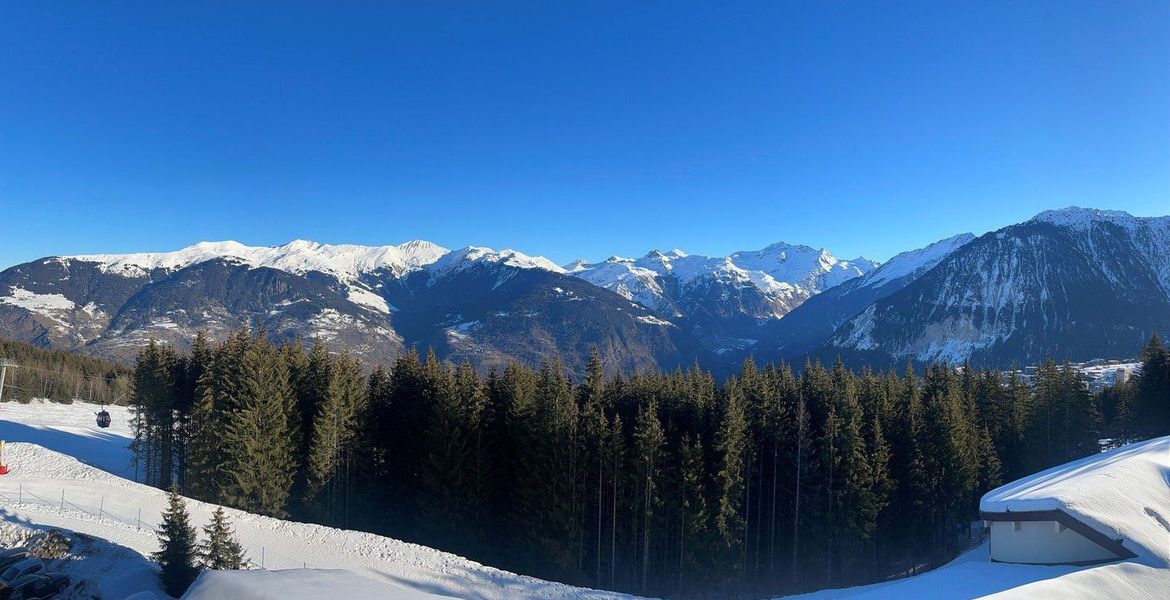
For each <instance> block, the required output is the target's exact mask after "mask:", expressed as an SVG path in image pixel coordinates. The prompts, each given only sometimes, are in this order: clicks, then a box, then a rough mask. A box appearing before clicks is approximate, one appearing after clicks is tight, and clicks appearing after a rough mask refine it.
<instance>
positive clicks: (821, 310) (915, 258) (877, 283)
mask: <svg viewBox="0 0 1170 600" xmlns="http://www.w3.org/2000/svg"><path fill="white" fill-rule="evenodd" d="M973 239H975V236H974V235H972V234H970V233H964V234H960V235H956V236H954V237H950V238H947V239H945V240H941V241H938V242H935V243H933V244H930V245H929V246H926V247H923V248H919V249H917V250H910V251H908V252H903V253H901V254H898V255H897V256H895V257H893V258H891V259H890V260H888V261H886V262H885V263H883V264H882V265H881V266H879V267H878V268H876V269H874V270H872V271H870V272H869V273H866V274H865V275H863V276H861V277H855V278H853V279H850V280H848V281H846V282H845V283H842V284H841V285H838V286H835V287H832V288H829V289H828V290H825V291H824V292H823V293H820V294H817V295H816V296H813V297H811V298H809V299H808V300H807V301H806V302H804V303H803V304H801V305H800V306H798V307H796V308H795V309H794V310H793V311H792V312H790V313H788V314H787V315H785V317H784V318H783V319H780V320H779V321H776V322H775V323H773V324H770V325H769V327H768V330H767V332H766V333H764V334H763V335H762V336H761V337H762V338H763V339H764V340H766V341H765V342H764V343H763V345H762V348H761V349H762V352H761V354H763V355H764V356H766V357H769V358H783V359H788V360H791V359H797V358H799V357H802V356H804V355H806V354H808V353H809V352H811V351H813V350H816V349H817V348H819V347H820V346H821V345H822V344H824V343H825V342H826V341H827V340H828V339H829V338H830V337H831V336H832V335H833V333H834V332H835V331H836V330H837V328H838V327H840V326H841V325H842V324H843V323H845V322H846V321H848V320H849V319H850V318H851V317H853V316H854V315H856V314H857V313H859V312H861V311H862V310H863V309H864V308H865V307H867V306H869V305H870V304H872V303H874V302H876V301H877V300H880V299H882V298H885V297H886V296H889V295H890V294H893V293H894V292H896V291H898V290H900V289H902V288H904V287H906V286H907V285H909V284H910V282H912V281H914V280H915V279H918V278H919V277H921V276H922V275H923V274H925V273H926V272H927V271H929V270H930V269H932V268H934V266H935V265H937V264H938V263H939V262H941V261H942V260H943V259H945V258H946V257H948V256H950V255H951V253H953V252H954V251H955V250H958V249H959V248H962V247H963V246H965V245H966V244H967V243H968V242H970V241H971V240H973Z"/></svg>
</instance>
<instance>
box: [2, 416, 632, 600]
mask: <svg viewBox="0 0 1170 600" xmlns="http://www.w3.org/2000/svg"><path fill="white" fill-rule="evenodd" d="M95 410H97V407H96V406H95V405H92V404H82V403H76V404H73V405H63V404H52V403H47V402H40V401H37V402H32V403H29V404H19V403H15V402H5V403H2V404H0V439H4V440H6V441H7V443H6V444H5V460H6V462H7V464H8V466H9V468H10V472H9V474H8V475H5V476H0V524H2V523H7V524H9V525H10V526H14V527H17V526H18V527H25V528H33V529H43V528H46V527H59V528H62V529H68V530H71V531H75V532H79V533H83V534H87V535H90V536H94V537H96V538H100V539H101V540H103V541H104V543H108V551H102V552H101V553H99V554H96V555H94V556H89V557H86V558H85V559H81V560H79V562H78V564H77V566H76V570H73V571H69V572H70V573H71V574H74V575H75V577H78V578H80V577H90V576H92V577H94V578H96V579H98V580H100V581H94V582H92V586H96V587H91V588H90V589H96V590H98V591H100V592H101V597H102V598H107V599H110V598H124V597H126V596H128V595H130V594H131V593H133V592H135V591H137V590H139V589H145V590H153V591H156V590H157V583H156V580H155V579H154V578H153V575H152V573H153V571H152V569H153V566H152V565H151V564H150V563H149V562H148V561H146V559H145V558H144V557H145V556H147V555H149V553H151V552H153V551H155V550H157V539H156V538H155V535H154V531H153V527H154V526H155V524H156V523H157V521H158V520H159V515H160V514H161V513H162V511H163V508H164V507H165V504H166V493H165V492H163V491H162V490H159V489H157V488H153V487H149V486H145V485H141V484H138V483H135V482H134V481H132V480H131V479H128V478H126V477H124V476H126V475H129V476H130V478H132V477H133V475H134V469H133V467H132V466H131V465H130V453H129V451H128V450H127V448H126V446H127V444H128V443H129V441H130V430H129V420H128V417H129V414H128V413H127V411H126V409H125V408H122V407H114V408H113V409H112V410H111V411H110V412H111V416H112V417H113V420H114V425H113V426H112V427H110V428H109V429H99V428H98V427H97V426H96V425H95V423H94V414H93V413H94V411H95ZM75 457H76V458H75ZM83 461H84V462H83ZM115 473H117V474H120V475H122V476H119V475H116V474H115ZM187 506H188V509H189V510H190V513H191V517H192V521H193V524H195V525H196V526H202V525H203V524H205V523H207V522H208V520H209V519H210V516H211V513H212V512H213V511H214V510H215V508H216V506H215V505H213V504H208V503H205V502H199V501H196V500H189V501H188V503H187ZM225 510H226V512H227V515H228V518H229V519H230V520H231V522H232V525H233V526H234V527H235V529H236V533H237V537H238V538H239V540H240V542H241V544H242V545H243V546H244V549H245V551H246V553H247V556H248V558H249V559H250V560H251V561H252V562H253V563H255V564H257V565H260V564H261V563H263V565H264V566H265V567H266V568H267V569H274V570H279V571H278V572H277V573H275V574H270V573H260V574H251V573H248V574H241V575H237V576H236V577H234V578H232V579H231V580H230V581H225V582H222V585H228V586H241V585H242V586H248V585H254V586H255V587H256V588H257V589H268V588H269V587H270V586H271V585H278V584H276V583H274V582H277V581H282V582H284V581H291V580H296V579H298V578H309V579H320V578H324V579H326V580H329V579H332V577H331V576H330V574H329V573H327V572H326V573H322V572H320V571H319V570H322V569H326V570H328V569H344V570H346V571H348V572H349V573H347V574H345V575H338V576H337V578H336V580H335V581H334V583H333V587H332V588H331V591H330V593H327V594H321V593H320V589H321V586H320V585H316V584H313V585H309V584H308V583H307V582H306V583H305V585H303V586H297V585H295V584H288V585H285V584H284V583H281V584H279V585H280V586H281V588H280V589H284V590H286V593H284V594H283V595H277V596H272V595H267V596H264V595H258V596H254V597H264V598H267V597H279V598H287V599H289V600H295V599H297V598H315V599H316V598H322V597H325V598H336V599H341V598H349V597H354V598H365V597H371V596H370V595H369V594H370V593H373V592H371V590H376V591H377V594H378V595H377V596H376V597H381V598H424V597H427V598H429V597H440V598H442V597H456V598H481V599H484V600H492V599H501V600H503V599H505V598H520V599H525V598H550V599H557V598H563V599H578V598H629V596H625V595H622V594H614V593H609V592H601V591H594V590H588V589H583V588H576V587H572V586H568V585H564V584H560V583H554V582H549V581H543V580H540V579H536V578H533V577H526V576H523V575H517V574H514V573H509V572H506V571H501V570H499V569H495V568H492V567H487V566H484V565H480V564H478V563H476V562H473V561H470V560H468V559H465V558H462V557H459V556H455V555H453V554H448V553H446V552H441V551H439V550H435V549H433V548H427V547H424V546H418V545H415V544H408V543H406V542H402V541H399V540H395V539H391V538H387V537H383V536H378V535H373V534H369V533H362V532H357V531H347V530H342V529H336V528H332V527H324V526H320V525H311V524H306V523H294V522H291V521H283V520H279V519H272V518H269V517H262V516H259V515H253V514H249V513H245V512H243V511H238V510H235V509H230V508H229V509H225ZM139 515H141V523H140V522H139ZM103 547H106V546H103ZM124 551H128V552H129V556H132V557H135V560H128V559H126V558H125V557H126V556H127V554H126V552H124ZM111 557H116V560H115V558H111ZM289 569H297V570H302V569H309V570H310V571H301V572H300V573H297V572H291V573H290V572H285V570H289ZM93 573H105V574H104V575H101V576H100V577H99V576H97V575H88V574H93ZM355 578H356V579H355ZM245 580H253V581H255V582H256V583H254V584H249V583H245V582H244V581H245ZM354 581H358V582H361V584H360V585H354V586H353V587H352V589H350V588H347V587H346V586H347V585H350V584H349V583H347V582H354ZM219 585H221V582H215V586H219ZM322 585H324V584H322ZM211 589H213V590H214V589H229V588H219V587H213V588H211ZM230 589H243V588H239V587H235V588H230ZM295 590H300V591H299V592H297V593H293V591H295ZM351 591H352V594H350V592H351ZM71 594H72V592H71ZM363 594H364V595H363ZM83 597H84V598H89V597H90V595H66V596H65V598H83ZM205 597H211V596H201V598H205ZM218 597H228V596H218ZM237 597H239V596H237ZM244 597H253V596H251V595H249V596H244Z"/></svg>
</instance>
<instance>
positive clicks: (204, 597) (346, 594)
mask: <svg viewBox="0 0 1170 600" xmlns="http://www.w3.org/2000/svg"><path fill="white" fill-rule="evenodd" d="M403 592H404V590H402V589H401V588H395V587H393V586H389V585H386V584H384V583H378V582H376V581H374V580H372V579H367V578H365V577H362V576H360V575H357V574H356V573H351V572H350V571H342V570H339V569H288V570H284V571H207V572H205V573H203V574H202V575H200V576H199V579H197V580H195V583H194V584H192V585H191V587H190V589H188V590H187V593H186V594H183V599H182V600H221V599H223V598H249V599H251V600H269V599H270V600H301V599H304V600H319V599H321V598H345V599H346V600H383V599H385V598H404V599H406V598H434V597H435V596H433V595H431V594H416V593H411V592H407V593H403Z"/></svg>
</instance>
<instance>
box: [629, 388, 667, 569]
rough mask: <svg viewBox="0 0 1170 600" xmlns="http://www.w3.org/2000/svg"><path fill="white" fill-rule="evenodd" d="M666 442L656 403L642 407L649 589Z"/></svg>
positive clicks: (640, 454) (638, 446)
mask: <svg viewBox="0 0 1170 600" xmlns="http://www.w3.org/2000/svg"><path fill="white" fill-rule="evenodd" d="M665 443H666V440H665V437H664V434H663V432H662V423H661V422H660V421H659V420H658V413H657V411H656V410H655V407H654V406H653V405H652V404H651V405H646V406H642V407H641V408H639V410H638V420H637V423H636V424H635V427H634V451H635V452H636V454H637V463H638V471H639V473H638V476H639V478H640V479H641V484H640V486H641V489H642V494H641V496H642V500H641V512H642V517H641V518H642V568H641V582H642V583H641V587H642V589H646V583H647V580H648V577H649V575H650V539H651V535H652V533H653V522H654V516H655V515H654V506H655V505H656V504H657V503H658V488H659V484H658V481H657V477H658V473H659V469H660V461H661V460H662V446H663V444H665Z"/></svg>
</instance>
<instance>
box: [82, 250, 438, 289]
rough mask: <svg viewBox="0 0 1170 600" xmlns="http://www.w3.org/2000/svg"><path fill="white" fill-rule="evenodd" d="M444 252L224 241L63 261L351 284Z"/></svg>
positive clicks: (122, 269)
mask: <svg viewBox="0 0 1170 600" xmlns="http://www.w3.org/2000/svg"><path fill="white" fill-rule="evenodd" d="M446 253H447V249H446V248H443V247H441V246H438V245H436V244H432V243H430V242H426V241H422V240H414V241H410V242H406V243H404V244H399V245H396V246H361V245H356V244H339V245H330V244H319V243H317V242H310V241H307V240H294V241H292V242H289V243H287V244H284V245H283V246H245V245H244V244H241V243H239V242H234V241H225V242H199V243H198V244H195V245H192V246H188V247H186V248H183V249H182V250H177V251H175V252H144V253H136V254H90V255H79V256H65V257H61V259H63V260H76V261H79V262H96V263H100V264H101V268H102V270H103V271H104V272H107V273H117V274H120V275H125V276H127V277H142V276H145V275H147V274H149V273H150V272H151V271H153V270H155V269H164V270H167V271H174V270H178V269H182V268H185V267H189V266H191V265H194V264H199V263H202V262H207V261H209V260H216V259H228V260H234V261H238V262H241V263H243V264H247V265H248V266H251V267H269V268H273V269H279V270H281V271H287V272H289V273H295V274H303V273H307V272H310V271H316V272H321V273H328V274H330V275H333V276H335V277H337V278H338V279H340V280H342V281H349V280H352V279H354V278H356V277H357V276H358V275H360V274H362V273H369V272H373V271H379V270H383V269H385V270H389V271H391V272H393V273H394V274H395V275H402V274H403V273H406V272H409V271H413V270H417V269H419V268H421V267H423V266H425V265H429V264H431V263H433V262H435V261H436V260H438V258H439V257H440V256H442V255H444V254H446Z"/></svg>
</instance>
